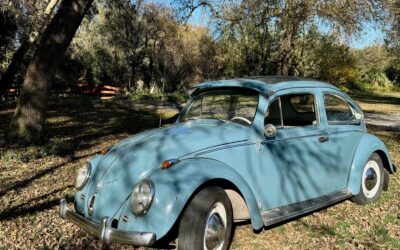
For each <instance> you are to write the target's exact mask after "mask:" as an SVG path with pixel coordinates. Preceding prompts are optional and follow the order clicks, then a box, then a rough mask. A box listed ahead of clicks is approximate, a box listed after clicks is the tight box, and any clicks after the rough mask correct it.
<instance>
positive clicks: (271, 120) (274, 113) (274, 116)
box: [264, 98, 282, 127]
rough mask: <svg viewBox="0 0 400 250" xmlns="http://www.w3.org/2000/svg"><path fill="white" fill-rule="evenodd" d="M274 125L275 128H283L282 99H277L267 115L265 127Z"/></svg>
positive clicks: (270, 106)
mask: <svg viewBox="0 0 400 250" xmlns="http://www.w3.org/2000/svg"><path fill="white" fill-rule="evenodd" d="M267 124H272V125H274V126H275V127H282V118H281V107H280V98H277V99H275V100H274V101H273V102H272V103H271V104H270V105H269V107H268V110H267V113H266V114H265V119H264V125H267Z"/></svg>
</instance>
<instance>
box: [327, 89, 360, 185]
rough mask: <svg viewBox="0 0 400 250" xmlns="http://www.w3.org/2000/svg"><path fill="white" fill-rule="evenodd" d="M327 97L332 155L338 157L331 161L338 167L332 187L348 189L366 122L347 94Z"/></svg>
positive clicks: (332, 165)
mask: <svg viewBox="0 0 400 250" xmlns="http://www.w3.org/2000/svg"><path fill="white" fill-rule="evenodd" d="M323 100H324V115H325V116H326V122H327V125H326V128H327V130H326V131H327V136H328V138H329V143H328V144H329V150H330V153H329V154H330V155H333V156H334V157H333V160H332V161H331V162H330V163H329V165H330V168H332V169H334V174H332V175H330V177H329V178H330V180H329V183H330V190H331V191H337V190H341V189H345V188H347V184H348V179H349V174H350V167H351V163H352V160H353V156H354V154H355V151H356V148H357V145H358V142H359V141H360V139H361V136H362V134H363V127H364V126H365V125H364V124H363V123H362V119H361V118H362V115H361V110H360V109H359V108H358V107H357V106H356V105H355V104H353V103H352V102H351V101H350V100H348V98H346V97H345V96H344V95H341V94H340V93H336V92H324V93H323Z"/></svg>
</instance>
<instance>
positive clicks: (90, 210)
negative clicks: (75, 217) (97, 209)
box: [88, 193, 96, 216]
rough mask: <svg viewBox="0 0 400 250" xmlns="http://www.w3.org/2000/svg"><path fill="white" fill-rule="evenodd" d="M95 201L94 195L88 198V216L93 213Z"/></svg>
mask: <svg viewBox="0 0 400 250" xmlns="http://www.w3.org/2000/svg"><path fill="white" fill-rule="evenodd" d="M95 200H96V193H94V194H93V195H92V196H90V198H89V202H88V214H89V215H90V216H92V215H93V211H94V202H95Z"/></svg>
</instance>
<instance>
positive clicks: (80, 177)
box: [75, 162, 92, 189]
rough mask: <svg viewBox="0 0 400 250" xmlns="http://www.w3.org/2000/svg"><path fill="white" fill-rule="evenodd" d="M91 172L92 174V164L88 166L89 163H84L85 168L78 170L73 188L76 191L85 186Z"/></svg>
mask: <svg viewBox="0 0 400 250" xmlns="http://www.w3.org/2000/svg"><path fill="white" fill-rule="evenodd" d="M91 172H92V164H90V162H88V163H86V165H85V166H82V167H81V168H79V170H78V174H77V176H76V181H75V187H76V188H77V189H81V188H82V187H84V186H85V185H86V183H87V181H88V180H89V177H90V174H91Z"/></svg>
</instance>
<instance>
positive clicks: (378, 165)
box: [351, 153, 385, 205]
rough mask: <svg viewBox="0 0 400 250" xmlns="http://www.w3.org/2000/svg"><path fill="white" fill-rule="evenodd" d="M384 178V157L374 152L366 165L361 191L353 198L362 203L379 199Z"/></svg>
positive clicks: (357, 202) (355, 201)
mask: <svg viewBox="0 0 400 250" xmlns="http://www.w3.org/2000/svg"><path fill="white" fill-rule="evenodd" d="M384 178H385V175H384V169H383V163H382V159H381V157H380V156H379V155H378V154H377V153H373V154H372V155H371V156H370V157H369V159H368V161H367V164H365V166H364V170H363V173H362V176H361V187H360V192H359V193H358V194H357V195H355V196H353V198H352V199H351V200H352V201H353V202H354V203H356V204H360V205H365V204H369V203H372V202H374V201H376V200H378V199H379V196H380V195H381V193H382V189H383V183H384Z"/></svg>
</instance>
